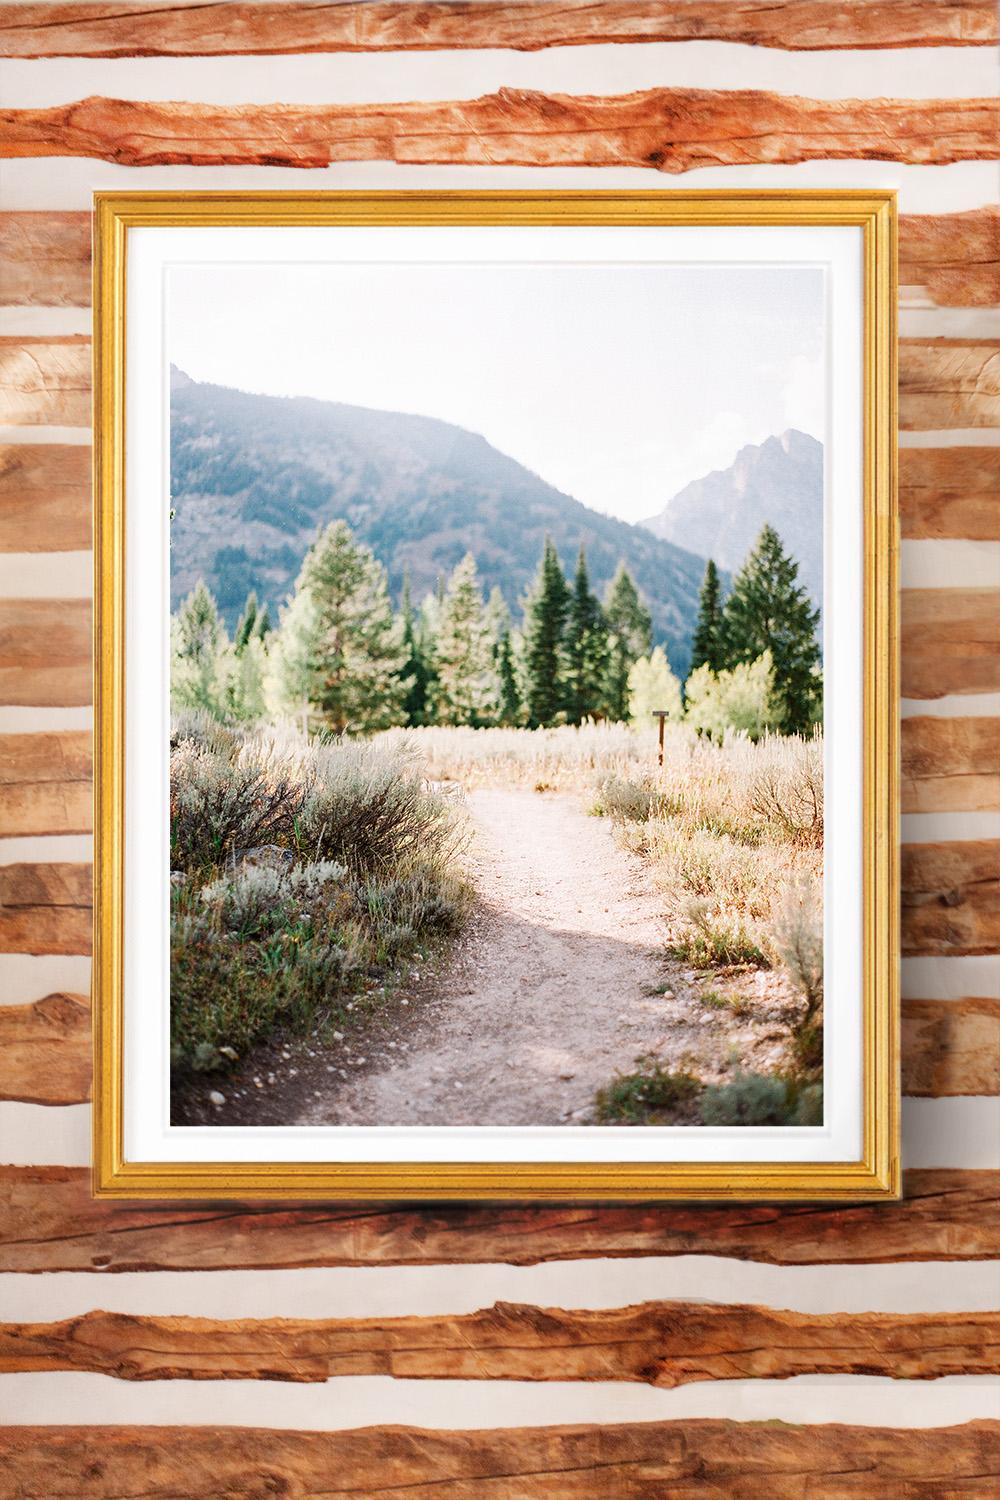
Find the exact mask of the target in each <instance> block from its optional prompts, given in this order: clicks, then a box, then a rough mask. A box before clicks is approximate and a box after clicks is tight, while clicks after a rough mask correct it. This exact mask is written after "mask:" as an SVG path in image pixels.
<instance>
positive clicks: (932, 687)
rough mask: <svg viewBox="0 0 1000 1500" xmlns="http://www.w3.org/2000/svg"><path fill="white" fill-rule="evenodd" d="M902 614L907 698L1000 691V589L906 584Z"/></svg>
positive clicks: (903, 688) (903, 658) (902, 679)
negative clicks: (999, 604)
mask: <svg viewBox="0 0 1000 1500" xmlns="http://www.w3.org/2000/svg"><path fill="white" fill-rule="evenodd" d="M900 617H901V620H900V632H901V648H902V660H901V663H900V675H901V681H902V691H903V697H904V698H942V697H944V696H945V695H946V694H948V693H995V692H997V691H998V690H1000V614H998V612H997V592H996V589H994V588H973V589H960V588H956V589H903V591H902V595H901V604H900Z"/></svg>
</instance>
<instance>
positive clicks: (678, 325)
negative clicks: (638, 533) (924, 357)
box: [168, 265, 826, 521]
mask: <svg viewBox="0 0 1000 1500" xmlns="http://www.w3.org/2000/svg"><path fill="white" fill-rule="evenodd" d="M168 308H169V311H168V328H169V348H170V359H171V360H172V362H173V363H174V364H176V365H179V366H180V368H181V369H182V370H185V371H186V372H187V373H188V374H189V375H190V376H191V377H192V379H194V380H203V381H212V382H215V383H217V384H220V385H229V386H236V387H238V388H239V389H240V390H245V391H258V392H265V393H268V394H271V395H279V396H290V395H296V396H316V397H319V398H320V399H322V400H327V401H345V402H349V403H352V404H353V405H357V406H374V407H381V408H384V409H386V410H392V411H405V412H419V413H421V414H423V415H425V416H431V417H440V418H443V419H444V420H445V421H447V422H454V423H457V424H458V425H460V426H462V427H467V428H470V429H471V430H473V431H475V432H480V433H482V434H483V435H484V436H485V437H486V438H487V439H488V441H489V442H491V443H492V444H493V445H494V446H495V447H497V448H499V449H501V451H502V452H504V453H507V454H510V456H511V457H512V458H516V459H517V460H518V461H519V462H520V463H522V464H525V465H526V466H527V467H528V468H529V469H532V470H534V471H535V473H537V474H540V475H541V476H542V477H543V478H544V479H547V480H548V481H549V482H550V483H552V484H554V485H557V486H558V487H559V488H560V489H562V490H564V491H566V492H567V493H568V494H570V495H573V496H575V497H576V499H578V500H582V501H583V502H584V504H586V505H590V506H593V507H594V508H595V509H597V510H602V511H606V512H609V513H610V514H612V515H616V516H620V517H622V518H623V519H625V520H628V521H638V520H641V519H643V518H644V517H646V516H649V515H652V514H654V513H655V512H657V511H659V510H661V509H662V508H663V506H664V504H665V503H666V501H667V500H668V499H669V498H670V497H671V496H672V495H673V494H675V493H676V492H677V490H679V489H681V488H682V487H683V485H685V484H687V483H688V481H689V480H691V479H697V478H700V477H701V476H702V475H703V474H705V473H707V472H708V471H709V470H711V469H718V468H725V467H727V466H728V465H729V464H730V463H731V462H732V459H733V457H734V456H735V454H736V452H737V450H738V449H739V448H740V447H742V446H743V444H745V443H759V442H762V441H763V440H764V438H766V437H768V436H770V435H771V434H772V433H780V432H783V431H784V430H785V428H787V427H798V428H800V429H801V430H802V431H804V432H809V433H811V434H812V435H813V436H814V437H817V438H819V439H820V440H821V441H822V440H823V439H824V435H825V434H824V411H825V405H826V377H825V338H824V326H825V307H824V283H823V273H822V271H820V270H817V269H814V268H810V267H796V266H789V267H780V268H779V267H770V266H768V267H761V266H747V267H739V266H714V267H700V266H699V267H696V266H684V265H671V266H645V265H629V266H604V265H599V266H579V265H575V266H556V267H553V266H517V267H512V266H503V265H501V266H467V267H466V266H461V267H456V266H453V265H451V266H434V265H431V266H414V265H408V266H372V265H358V266H355V265H347V266H343V265H338V266H287V267H283V268H275V267H273V266H227V267H218V268H217V267H175V268H174V269H173V270H172V271H171V273H170V282H169V304H168Z"/></svg>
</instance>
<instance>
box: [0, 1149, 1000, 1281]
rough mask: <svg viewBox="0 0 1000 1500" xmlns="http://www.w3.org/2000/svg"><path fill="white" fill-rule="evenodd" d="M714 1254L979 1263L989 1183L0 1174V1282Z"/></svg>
mask: <svg viewBox="0 0 1000 1500" xmlns="http://www.w3.org/2000/svg"><path fill="white" fill-rule="evenodd" d="M630 1255H636V1256H639V1255H643V1256H644V1255H660V1256H674V1255H720V1256H727V1257H730V1258H732V1259H735V1260H748V1261H759V1262H761V1263H763V1264H767V1265H788V1266H793V1265H847V1264H850V1265H859V1264H866V1263H884V1262H888V1261H929V1260H941V1261H950V1260H956V1261H963V1260H970V1261H971V1260H990V1259H993V1258H995V1257H998V1256H1000V1173H997V1172H965V1171H940V1170H933V1171H926V1170H925V1171H911V1172H906V1173H905V1174H904V1197H903V1199H902V1200H901V1201H900V1202H898V1203H888V1204H856V1205H850V1204H833V1205H827V1204H824V1205H809V1204H786V1205H777V1204H765V1203H744V1204H724V1205H719V1206H714V1205H700V1204H699V1205H696V1206H690V1205H685V1204H680V1203H679V1204H642V1205H631V1206H622V1205H606V1206H605V1205H598V1204H585V1205H584V1204H581V1205H569V1206H565V1205H561V1206H557V1207H549V1206H545V1205H541V1206H534V1205H532V1206H519V1205H517V1204H491V1203H483V1204H476V1205H468V1204H443V1205H429V1206H424V1207H423V1208H412V1207H409V1206H393V1205H391V1204H377V1203H375V1204H369V1203H360V1204H346V1203H333V1204H318V1203H306V1204H296V1203H263V1204H247V1203H233V1202H227V1203H161V1204H156V1203H145V1202H138V1203H128V1202H115V1201H108V1200H103V1199H102V1200H96V1201H95V1199H93V1198H92V1197H91V1195H90V1173H89V1172H88V1171H86V1170H84V1169H80V1168H73V1167H6V1168H0V1271H4V1272H9V1271H31V1272H37V1271H99V1272H101V1273H104V1272H112V1271H217V1270H270V1269H280V1268H289V1267H318V1266H378V1265H381V1266H394V1265H399V1266H420V1265H465V1264H475V1263H478V1262H490V1263H494V1262H499V1263H502V1264H506V1265H519V1266H525V1265H538V1264H540V1263H542V1262H545V1261H560V1260H589V1259H594V1258H600V1257H608V1256H610V1257H616V1258H617V1257H621V1256H630Z"/></svg>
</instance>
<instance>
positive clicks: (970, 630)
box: [0, 588, 1000, 707]
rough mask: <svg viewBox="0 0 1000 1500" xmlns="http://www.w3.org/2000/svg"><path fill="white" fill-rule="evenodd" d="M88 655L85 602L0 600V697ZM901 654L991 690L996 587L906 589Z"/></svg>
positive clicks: (64, 694) (997, 628) (62, 694)
mask: <svg viewBox="0 0 1000 1500" xmlns="http://www.w3.org/2000/svg"><path fill="white" fill-rule="evenodd" d="M90 655H91V640H90V605H89V602H88V601H87V600H83V599H7V600H2V601H0V702H4V703H22V704H34V705H36V706H47V705H51V706H55V707H72V706H76V705H81V704H87V703H89V702H90V701H91V699H90V693H91V675H90ZM902 658H903V659H902V685H903V693H904V696H906V697H911V698H937V697H941V696H942V695H943V694H945V693H985V692H992V691H996V690H997V689H998V688H1000V624H998V619H997V612H996V608H995V590H993V589H988V588H979V589H904V590H903V594H902Z"/></svg>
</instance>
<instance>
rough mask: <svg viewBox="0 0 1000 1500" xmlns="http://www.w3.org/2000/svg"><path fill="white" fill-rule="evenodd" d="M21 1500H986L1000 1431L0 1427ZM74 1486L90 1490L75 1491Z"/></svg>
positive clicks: (668, 1425) (701, 1423)
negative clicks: (670, 1499)
mask: <svg viewBox="0 0 1000 1500" xmlns="http://www.w3.org/2000/svg"><path fill="white" fill-rule="evenodd" d="M0 1463H2V1465H3V1468H4V1470H5V1472H6V1474H7V1476H8V1483H9V1484H10V1486H11V1494H12V1495H17V1496H19V1497H23V1500H42V1497H44V1500H80V1497H81V1495H83V1494H84V1493H85V1494H86V1497H87V1500H150V1496H152V1495H154V1494H155V1495H157V1496H163V1497H164V1500H166V1497H168V1496H181V1495H183V1496H184V1500H219V1497H220V1496H222V1495H226V1496H232V1497H234V1500H235V1497H236V1496H246V1497H254V1500H256V1497H258V1496H264V1495H281V1496H287V1497H288V1500H307V1497H316V1500H318V1497H320V1496H324V1497H330V1496H336V1495H343V1496H345V1497H347V1496H353V1497H355V1500H358V1497H361V1496H364V1495H370V1496H373V1497H374V1496H376V1495H377V1496H381V1497H383V1500H385V1497H391V1496H394V1495H399V1496H400V1497H401V1500H416V1497H418V1496H426V1497H427V1500H430V1497H431V1496H434V1500H594V1497H595V1496H597V1495H600V1496H606V1497H611V1496H614V1500H665V1496H666V1495H667V1494H670V1495H671V1496H674V1497H676V1500H722V1497H725V1500H761V1495H762V1494H766V1495H767V1496H768V1497H769V1500H803V1497H804V1496H806V1495H810V1496H815V1497H817V1500H819V1497H820V1496H822V1500H862V1497H863V1500H964V1497H969V1496H972V1497H976V1496H992V1495H994V1494H995V1481H996V1476H997V1475H998V1473H1000V1423H997V1422H985V1421H980V1422H967V1423H965V1424H963V1425H961V1426H955V1427H928V1428H916V1429H905V1430H903V1429H892V1428H885V1427H847V1426H843V1425H841V1424H839V1423H835V1422H829V1423H827V1422H824V1423H822V1424H818V1425H815V1426H806V1425H795V1424H791V1423H787V1422H729V1421H720V1420H704V1419H702V1420H694V1421H691V1420H685V1421H682V1422H636V1423H630V1424H627V1425H621V1426H619V1425H614V1426H604V1425H589V1426H585V1427H583V1426H578V1427H519V1428H510V1427H508V1428H490V1429H485V1430H482V1431H464V1432H448V1431H433V1432H429V1431H426V1430H422V1429H419V1428H414V1427H368V1428H364V1429H362V1430H360V1431H355V1432H350V1431H348V1432H294V1431H292V1432H289V1431H268V1430H267V1429H265V1428H259V1427H254V1428H239V1427H207V1426H206V1427H140V1426H132V1427H110V1426H102V1427H100V1428H99V1429H98V1428H94V1427H2V1428H0ZM84 1487H85V1488H84Z"/></svg>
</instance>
